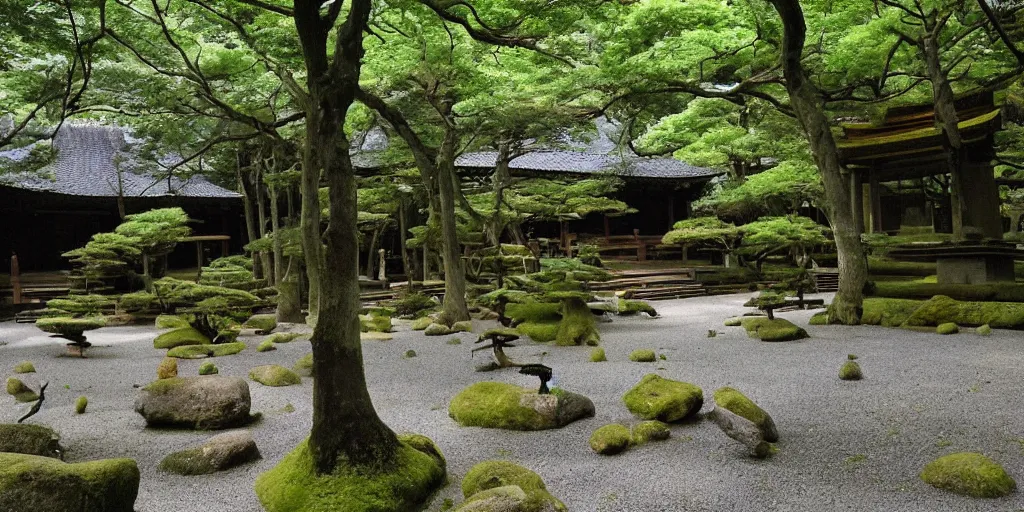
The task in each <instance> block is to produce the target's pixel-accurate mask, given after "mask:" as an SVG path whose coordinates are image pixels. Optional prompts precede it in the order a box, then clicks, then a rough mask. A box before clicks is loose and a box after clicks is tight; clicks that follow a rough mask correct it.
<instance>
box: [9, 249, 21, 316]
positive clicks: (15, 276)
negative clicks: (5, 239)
mask: <svg viewBox="0 0 1024 512" xmlns="http://www.w3.org/2000/svg"><path fill="white" fill-rule="evenodd" d="M11 291H12V292H13V293H14V303H15V304H21V268H20V267H19V266H18V255H17V254H15V253H13V252H12V253H11Z"/></svg>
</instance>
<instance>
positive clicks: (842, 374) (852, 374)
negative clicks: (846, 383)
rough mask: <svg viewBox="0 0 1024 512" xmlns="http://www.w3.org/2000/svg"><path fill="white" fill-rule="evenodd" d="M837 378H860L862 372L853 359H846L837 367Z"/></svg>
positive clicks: (862, 375)
mask: <svg viewBox="0 0 1024 512" xmlns="http://www.w3.org/2000/svg"><path fill="white" fill-rule="evenodd" d="M839 378H840V379H842V380H861V379H863V378H864V374H863V373H861V371H860V365H859V364H857V363H856V362H855V361H847V362H846V363H844V364H843V366H842V368H840V369H839Z"/></svg>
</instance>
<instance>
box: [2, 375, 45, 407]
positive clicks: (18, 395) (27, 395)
mask: <svg viewBox="0 0 1024 512" xmlns="http://www.w3.org/2000/svg"><path fill="white" fill-rule="evenodd" d="M7 394H8V395H11V396H13V397H14V399H15V400H17V401H19V402H23V403H25V402H35V401H36V400H39V395H37V394H36V392H35V391H32V389H31V388H29V387H28V386H26V385H25V383H24V382H22V381H21V379H18V378H15V377H7Z"/></svg>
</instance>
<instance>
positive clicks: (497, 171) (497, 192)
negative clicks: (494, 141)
mask: <svg viewBox="0 0 1024 512" xmlns="http://www.w3.org/2000/svg"><path fill="white" fill-rule="evenodd" d="M511 153H512V148H511V146H510V144H509V143H508V142H502V143H500V144H498V157H497V160H496V161H495V165H494V176H493V177H492V178H491V181H492V182H493V184H494V215H493V216H492V217H491V226H490V228H489V229H488V230H487V238H488V241H489V242H490V244H491V245H492V246H494V247H497V246H498V245H499V244H501V233H502V232H503V231H505V225H504V224H505V223H504V221H502V218H501V209H502V207H503V206H504V204H505V188H507V187H508V185H509V182H510V181H511V180H512V174H511V172H510V171H509V168H508V165H509V162H510V161H511V158H510V157H511ZM516 224H518V222H517V223H516ZM510 227H511V225H510ZM520 232H521V230H520ZM516 243H520V242H518V241H516Z"/></svg>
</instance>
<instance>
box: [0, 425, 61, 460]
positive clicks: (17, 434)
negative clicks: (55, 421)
mask: <svg viewBox="0 0 1024 512" xmlns="http://www.w3.org/2000/svg"><path fill="white" fill-rule="evenodd" d="M63 451H64V450H63V449H62V448H61V446H60V436H59V435H57V433H56V432H54V430H53V429H52V428H50V427H44V426H42V425H30V424H23V423H0V452H8V453H23V454H26V455H37V456H40V457H53V458H58V459H59V458H60V457H61V454H62V453H63Z"/></svg>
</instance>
